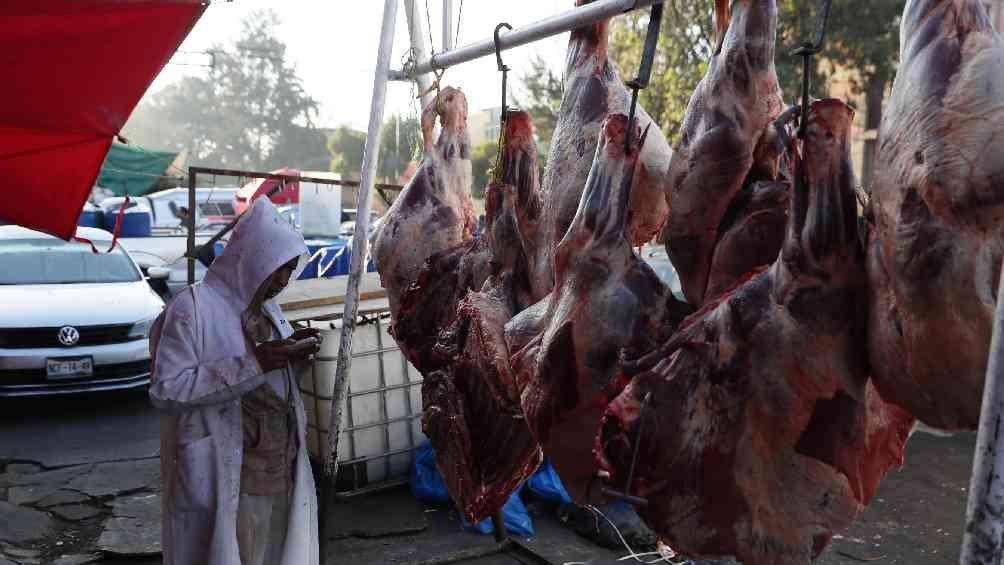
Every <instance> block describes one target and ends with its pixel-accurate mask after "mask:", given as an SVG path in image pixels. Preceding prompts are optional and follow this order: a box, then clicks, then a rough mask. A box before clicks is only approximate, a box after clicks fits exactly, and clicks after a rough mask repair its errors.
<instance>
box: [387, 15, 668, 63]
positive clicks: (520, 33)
mask: <svg viewBox="0 0 1004 565" xmlns="http://www.w3.org/2000/svg"><path fill="white" fill-rule="evenodd" d="M662 1H663V0H597V1H596V2H593V3H591V4H586V5H585V6H579V7H577V8H574V9H571V10H568V11H566V12H562V13H560V14H557V15H554V16H551V17H549V18H545V19H543V20H540V21H539V22H535V23H532V24H529V25H526V26H523V27H519V28H516V29H514V30H512V31H510V32H509V33H507V34H505V35H503V36H502V37H501V38H500V41H499V47H500V48H501V50H502V51H505V50H507V49H512V48H513V47H519V46H520V45H526V44H527V43H532V42H534V41H539V40H541V39H544V38H547V37H551V36H554V35H558V34H561V33H565V32H566V31H571V30H573V29H577V28H580V27H583V26H587V25H591V24H595V23H597V22H601V21H603V20H606V19H609V18H612V17H614V16H618V15H620V14H624V13H626V12H630V11H632V10H637V9H639V8H645V7H647V6H651V5H652V4H657V3H659V2H662ZM494 54H495V42H494V41H493V40H492V39H485V40H483V41H479V42H477V43H471V44H469V45H465V46H463V47H459V48H457V49H452V50H450V51H446V52H444V53H439V54H437V55H433V56H432V57H430V58H428V59H425V60H421V61H420V62H419V63H418V64H417V65H415V67H414V68H411V69H404V70H402V71H393V73H392V75H391V79H392V80H413V79H414V78H415V77H417V76H419V75H422V74H425V73H431V72H434V71H437V70H443V69H447V68H449V67H454V66H456V65H459V64H461V63H467V62H469V61H473V60H475V59H480V58H481V57H487V56H489V55H494Z"/></svg>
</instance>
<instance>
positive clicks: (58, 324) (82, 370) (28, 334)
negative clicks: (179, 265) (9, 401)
mask: <svg viewBox="0 0 1004 565" xmlns="http://www.w3.org/2000/svg"><path fill="white" fill-rule="evenodd" d="M77 236H78V237H81V238H86V239H89V240H91V241H93V242H94V244H95V245H96V246H97V247H98V249H99V251H104V250H107V249H108V248H109V246H110V245H111V234H109V233H108V232H106V231H104V230H99V229H94V228H78V230H77ZM0 265H3V269H0V304H3V308H0V397H18V396H32V395H50V394H68V393H78V392H92V391H105V390H116V389H126V388H136V387H143V386H146V385H147V384H149V382H150V351H149V348H150V346H149V335H150V326H151V324H152V323H153V321H154V319H155V318H156V317H157V315H158V314H160V312H161V310H162V309H163V308H164V301H163V300H162V299H161V298H160V297H159V296H158V295H157V294H156V293H155V292H154V291H153V289H152V288H151V287H150V285H149V284H148V282H147V280H146V279H145V278H144V276H143V274H142V272H141V271H140V269H139V266H138V265H137V264H136V262H135V261H134V260H133V259H132V257H130V256H129V253H128V252H127V251H126V250H125V249H124V248H123V247H121V246H118V247H117V248H116V249H115V250H114V251H112V252H111V253H93V252H92V251H91V247H90V246H89V245H86V244H83V243H76V242H66V241H63V240H61V239H57V238H55V237H52V236H50V235H47V234H43V233H41V232H37V231H33V230H29V229H25V228H22V227H18V226H2V227H0ZM167 275H168V272H167V269H164V268H157V267H153V268H150V269H149V274H148V276H149V277H150V278H156V279H163V278H166V277H167Z"/></svg>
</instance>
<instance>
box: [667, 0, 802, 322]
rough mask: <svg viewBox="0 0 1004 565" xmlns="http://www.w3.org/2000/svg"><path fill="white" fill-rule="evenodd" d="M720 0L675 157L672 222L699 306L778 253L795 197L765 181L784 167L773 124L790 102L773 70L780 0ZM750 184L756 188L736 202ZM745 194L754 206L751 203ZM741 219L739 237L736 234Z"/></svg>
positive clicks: (672, 242)
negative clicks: (714, 42)
mask: <svg viewBox="0 0 1004 565" xmlns="http://www.w3.org/2000/svg"><path fill="white" fill-rule="evenodd" d="M715 4H716V14H715V20H716V21H715V23H716V26H717V28H718V46H717V49H716V51H715V54H714V56H713V57H712V58H711V61H710V64H709V66H708V71H707V73H706V74H705V76H704V78H703V79H702V80H701V82H700V84H699V85H698V87H697V90H696V91H695V92H694V94H693V96H692V97H691V99H690V103H689V104H688V106H687V112H686V115H685V117H684V122H683V126H682V129H681V133H680V139H679V142H678V143H677V146H676V151H675V153H674V154H673V158H672V161H671V163H670V167H669V186H668V194H667V198H668V201H669V218H668V220H667V222H666V229H665V231H664V238H665V239H666V251H667V252H668V254H669V258H670V260H672V262H673V265H674V267H675V268H676V271H677V273H679V275H680V281H681V283H682V286H683V292H684V295H685V296H686V297H687V300H688V301H689V302H690V303H691V304H693V305H694V306H699V305H700V304H702V303H703V302H704V301H705V300H707V299H710V298H712V297H714V295H715V293H717V292H720V291H721V290H724V289H725V288H727V287H728V286H730V285H731V284H732V283H733V282H734V281H735V280H736V275H737V273H738V275H740V276H741V275H743V274H745V273H746V272H748V271H749V270H750V269H753V268H756V267H758V266H762V265H766V264H769V263H770V262H771V261H773V259H774V253H773V252H774V251H776V249H777V248H778V247H779V246H780V244H781V236H782V234H783V230H784V222H783V216H784V211H785V207H786V206H785V205H786V201H787V197H786V195H784V194H783V190H782V191H779V190H778V188H779V186H777V185H774V186H770V185H757V182H759V181H766V182H772V181H777V180H779V178H780V177H781V176H782V174H781V171H780V170H779V167H780V159H779V157H780V152H779V150H778V143H777V137H778V136H777V131H776V130H775V128H774V126H773V121H774V120H775V118H777V117H778V116H779V115H780V114H781V112H782V109H783V101H782V98H781V89H780V86H779V85H778V81H777V73H776V72H775V70H774V45H775V34H776V29H777V6H776V4H775V1H774V0H734V1H731V3H730V0H716V3H715ZM742 191H749V192H752V193H753V194H749V195H745V196H744V197H743V200H742V201H741V202H735V199H736V198H737V195H738V194H740V193H741V192H742ZM747 202H748V203H750V204H752V205H754V206H755V207H754V208H753V209H745V208H743V207H742V206H743V204H744V203H747ZM765 205H766V209H765V208H764V206H765ZM744 218H749V220H748V221H746V220H744V221H740V222H738V223H737V222H736V220H739V219H744ZM744 224H745V225H744ZM734 228H738V229H739V231H738V232H737V235H738V237H728V236H727V233H728V232H729V230H732V229H734ZM735 244H738V245H735Z"/></svg>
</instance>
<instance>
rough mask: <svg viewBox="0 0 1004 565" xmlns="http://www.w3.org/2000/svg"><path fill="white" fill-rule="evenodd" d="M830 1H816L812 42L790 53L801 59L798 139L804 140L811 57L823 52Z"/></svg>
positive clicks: (807, 118)
mask: <svg viewBox="0 0 1004 565" xmlns="http://www.w3.org/2000/svg"><path fill="white" fill-rule="evenodd" d="M831 2H832V0H816V37H815V41H814V42H808V41H807V42H805V43H803V44H802V45H800V46H799V47H798V48H796V49H795V50H794V51H792V52H791V54H792V55H793V56H796V57H799V56H800V57H802V115H801V117H800V118H799V121H798V137H799V138H800V139H804V138H805V128H806V127H807V126H808V121H809V102H810V100H809V88H810V86H811V84H812V56H813V55H815V54H816V53H819V52H820V51H822V50H823V40H824V39H825V38H826V23H827V21H829V19H830V3H831Z"/></svg>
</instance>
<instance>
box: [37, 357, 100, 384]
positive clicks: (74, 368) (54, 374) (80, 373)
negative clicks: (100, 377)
mask: <svg viewBox="0 0 1004 565" xmlns="http://www.w3.org/2000/svg"><path fill="white" fill-rule="evenodd" d="M45 373H46V375H47V376H48V377H49V378H50V379H68V378H72V377H89V376H91V375H92V374H94V359H92V358H91V357H72V358H62V359H46V360H45Z"/></svg>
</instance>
